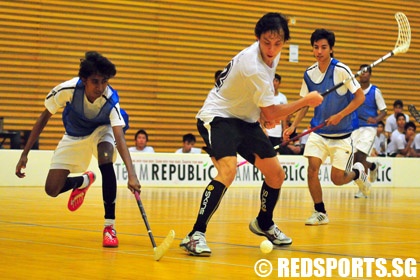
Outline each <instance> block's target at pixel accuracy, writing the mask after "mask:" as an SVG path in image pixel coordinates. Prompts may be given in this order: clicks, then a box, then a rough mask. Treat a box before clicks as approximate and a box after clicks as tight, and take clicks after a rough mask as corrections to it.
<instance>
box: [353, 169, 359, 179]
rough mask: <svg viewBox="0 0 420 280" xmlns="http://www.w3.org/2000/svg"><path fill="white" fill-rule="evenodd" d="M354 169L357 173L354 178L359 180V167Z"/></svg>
mask: <svg viewBox="0 0 420 280" xmlns="http://www.w3.org/2000/svg"><path fill="white" fill-rule="evenodd" d="M353 171H354V173H356V175H355V176H354V178H353V180H357V179H359V176H360V172H359V170H357V169H353Z"/></svg>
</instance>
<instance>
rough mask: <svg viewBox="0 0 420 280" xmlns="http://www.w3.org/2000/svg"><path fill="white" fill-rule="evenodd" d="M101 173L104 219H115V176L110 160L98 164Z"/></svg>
mask: <svg viewBox="0 0 420 280" xmlns="http://www.w3.org/2000/svg"><path fill="white" fill-rule="evenodd" d="M99 170H101V174H102V197H103V200H104V209H105V219H115V200H116V198H117V178H116V176H115V171H114V166H113V164H112V162H110V163H105V164H101V165H99Z"/></svg>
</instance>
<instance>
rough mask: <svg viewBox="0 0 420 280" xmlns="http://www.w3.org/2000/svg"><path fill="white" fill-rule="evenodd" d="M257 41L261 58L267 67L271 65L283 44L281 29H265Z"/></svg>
mask: <svg viewBox="0 0 420 280" xmlns="http://www.w3.org/2000/svg"><path fill="white" fill-rule="evenodd" d="M257 39H258V38H257ZM258 41H259V45H260V51H261V56H262V59H263V60H264V62H265V64H267V65H268V66H269V67H273V66H274V65H273V61H274V59H275V58H276V56H277V55H278V54H279V53H280V52H281V50H282V49H283V46H284V32H283V29H281V30H280V32H279V33H277V32H272V31H267V32H265V33H263V34H261V37H260V38H259V39H258Z"/></svg>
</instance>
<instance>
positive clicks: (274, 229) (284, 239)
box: [249, 218, 292, 246]
mask: <svg viewBox="0 0 420 280" xmlns="http://www.w3.org/2000/svg"><path fill="white" fill-rule="evenodd" d="M249 230H250V231H251V232H252V233H254V234H256V235H260V236H265V237H267V239H268V240H270V241H271V243H273V244H274V245H277V246H283V245H290V244H292V239H291V238H290V237H288V236H286V234H284V233H283V232H282V231H281V230H280V229H279V227H278V226H277V225H276V224H274V225H272V226H271V227H270V228H269V229H268V230H262V229H261V228H260V226H259V225H258V220H257V219H256V218H255V219H253V220H252V221H251V222H250V223H249Z"/></svg>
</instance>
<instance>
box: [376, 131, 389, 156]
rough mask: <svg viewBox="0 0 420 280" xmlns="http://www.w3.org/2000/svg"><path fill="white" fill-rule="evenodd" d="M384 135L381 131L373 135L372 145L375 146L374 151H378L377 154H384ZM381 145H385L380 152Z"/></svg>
mask: <svg viewBox="0 0 420 280" xmlns="http://www.w3.org/2000/svg"><path fill="white" fill-rule="evenodd" d="M386 141H387V140H386V137H385V134H383V133H381V134H379V137H378V135H375V142H374V143H373V147H374V148H375V151H376V152H377V153H378V155H384V154H385V153H386ZM381 146H383V147H385V150H384V151H383V152H382V148H381Z"/></svg>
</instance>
